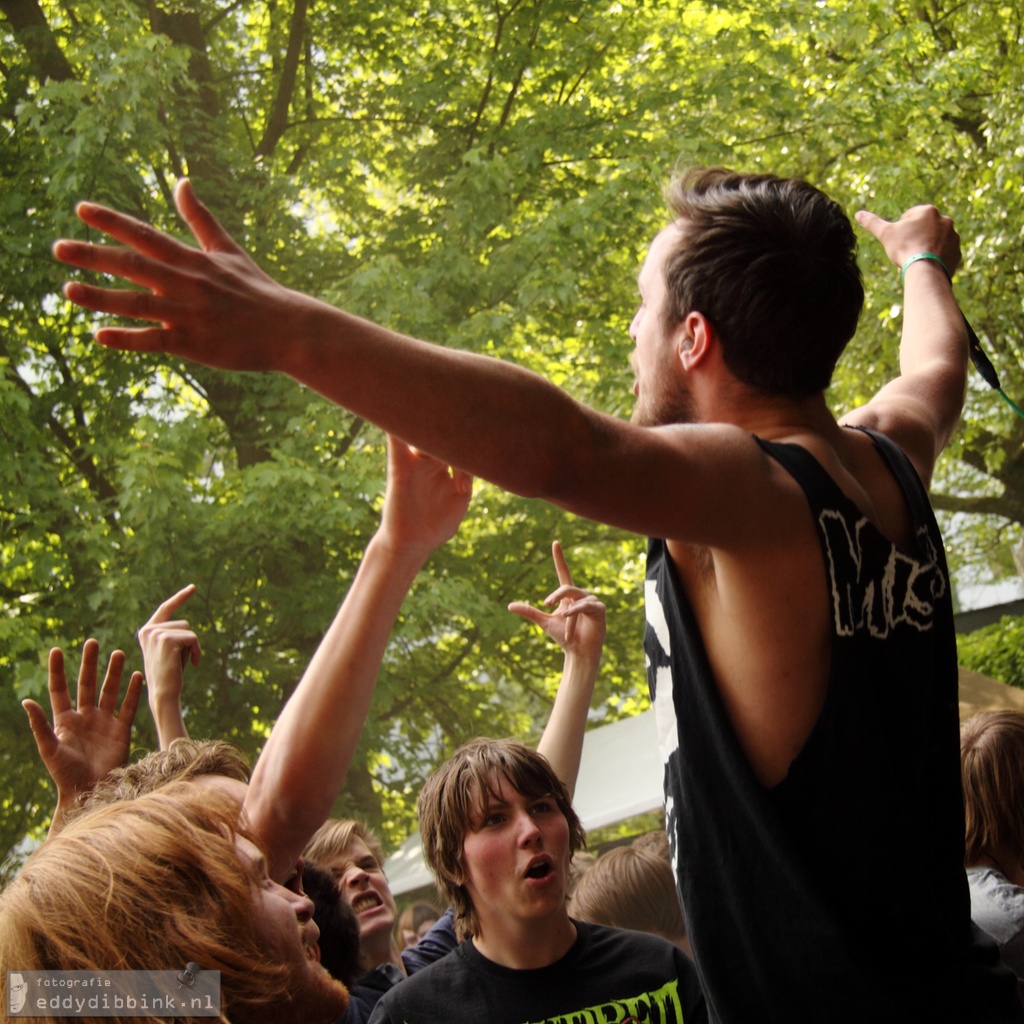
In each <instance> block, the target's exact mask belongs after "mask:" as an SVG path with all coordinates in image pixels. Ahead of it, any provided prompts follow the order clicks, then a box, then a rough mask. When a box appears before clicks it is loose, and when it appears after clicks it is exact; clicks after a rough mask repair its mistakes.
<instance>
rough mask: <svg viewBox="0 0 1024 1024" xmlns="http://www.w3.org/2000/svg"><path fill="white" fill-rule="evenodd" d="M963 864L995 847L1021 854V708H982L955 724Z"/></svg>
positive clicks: (1023, 819)
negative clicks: (963, 825) (963, 829)
mask: <svg viewBox="0 0 1024 1024" xmlns="http://www.w3.org/2000/svg"><path fill="white" fill-rule="evenodd" d="M960 772H961V777H962V779H963V787H964V812H965V822H966V836H965V850H964V864H966V865H967V866H968V867H970V866H971V865H972V864H977V863H979V862H980V861H981V860H982V858H983V857H985V856H986V855H991V854H992V853H994V852H995V850H996V849H997V848H998V847H1006V848H1008V849H1010V850H1013V851H1014V852H1015V853H1016V854H1017V856H1018V857H1020V858H1021V859H1022V860H1024V813H1022V808H1024V714H1021V713H1020V712H1019V711H982V712H979V713H978V714H976V715H974V716H973V717H972V718H969V719H968V720H967V721H966V722H964V724H963V725H962V726H961V727H960Z"/></svg>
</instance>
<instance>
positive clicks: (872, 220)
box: [853, 210, 891, 238]
mask: <svg viewBox="0 0 1024 1024" xmlns="http://www.w3.org/2000/svg"><path fill="white" fill-rule="evenodd" d="M853 216H854V220H856V221H857V223H858V224H859V225H860V226H861V227H862V228H863V229H864V230H865V231H868V232H870V233H871V234H872V235H874V236H875V238H879V237H880V236H881V234H882V232H883V231H884V230H885V229H886V228H887V227H889V226H890V224H891V221H887V220H885V219H883V218H882V217H879V216H878V214H875V213H871V211H870V210H858V211H857V212H856V213H855V214H854V215H853Z"/></svg>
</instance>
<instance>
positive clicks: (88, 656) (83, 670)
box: [51, 639, 100, 710]
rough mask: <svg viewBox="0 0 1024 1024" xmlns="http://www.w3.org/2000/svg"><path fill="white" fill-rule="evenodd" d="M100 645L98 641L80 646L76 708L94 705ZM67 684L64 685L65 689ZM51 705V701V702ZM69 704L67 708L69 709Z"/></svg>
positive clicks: (91, 641) (89, 641) (86, 642)
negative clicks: (80, 655) (80, 659)
mask: <svg viewBox="0 0 1024 1024" xmlns="http://www.w3.org/2000/svg"><path fill="white" fill-rule="evenodd" d="M99 661H100V645H99V641H98V640H91V639H90V640H86V641H85V643H84V644H83V645H82V663H81V665H80V666H79V668H78V692H77V694H76V700H77V703H78V708H79V710H81V709H82V708H85V707H93V706H94V705H95V703H96V679H97V676H98V675H99ZM66 685H67V684H65V687H66ZM51 703H52V700H51ZM70 706H71V705H70V703H69V704H68V707H70Z"/></svg>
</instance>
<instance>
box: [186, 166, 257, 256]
mask: <svg viewBox="0 0 1024 1024" xmlns="http://www.w3.org/2000/svg"><path fill="white" fill-rule="evenodd" d="M174 205H175V206H177V208H178V213H180V214H181V217H182V220H184V221H185V223H186V224H187V225H188V227H189V230H190V231H191V232H192V234H193V235H194V236H195V239H196V241H197V242H198V243H199V244H200V245H201V246H202V248H203V250H204V251H205V252H241V251H242V250H241V249H240V248H239V246H238V244H237V243H236V242H235V240H234V239H233V238H232V237H231V236H230V235H229V234H228V233H227V232H226V231H225V230H224V228H223V227H221V225H220V222H219V221H218V220H217V218H216V217H214V216H213V214H212V213H210V211H209V210H208V209H207V208H206V207H205V206H204V205H203V204H202V203H201V202H200V201H199V200H198V198H197V197H196V193H195V189H193V188H192V182H191V181H189V179H188V178H182V179H181V180H180V181H179V182H178V184H177V185H175V186H174Z"/></svg>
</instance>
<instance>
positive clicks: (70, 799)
mask: <svg viewBox="0 0 1024 1024" xmlns="http://www.w3.org/2000/svg"><path fill="white" fill-rule="evenodd" d="M99 653H100V645H99V643H98V642H97V641H96V640H86V642H85V645H84V646H83V648H82V662H81V665H80V667H79V670H78V687H77V694H76V696H77V707H76V706H73V705H72V703H71V696H70V694H69V692H68V682H67V677H66V676H65V673H64V652H63V651H61V650H60V648H59V647H55V648H53V650H52V651H50V660H49V684H48V689H49V694H50V709H51V711H52V713H53V724H52V725H51V723H50V720H49V719H48V718H47V715H46V712H45V711H44V710H43V709H42V707H40V705H39V704H37V703H36V702H35V701H34V700H24V701H22V707H23V708H24V709H25V712H26V713H27V714H28V720H29V725H30V726H31V728H32V735H33V736H34V737H35V741H36V748H37V749H38V751H39V756H40V757H41V758H42V760H43V764H45V765H46V770H47V771H48V772H49V773H50V778H52V779H53V781H54V782H55V783H56V785H57V813H56V814H55V815H54V827H55V828H56V827H59V824H58V818H62V817H63V814H64V812H65V811H66V810H67V809H69V808H70V807H71V805H72V804H73V803H74V800H75V798H76V797H77V796H78V794H79V793H83V792H87V791H88V790H90V789H92V787H93V786H94V785H95V784H96V782H98V781H99V780H100V779H102V778H103V777H104V776H105V775H106V774H107V772H109V771H110V770H111V769H113V768H117V767H119V766H120V765H123V764H124V763H125V762H126V761H127V760H128V754H129V751H130V749H131V734H132V723H133V722H134V721H135V712H136V710H137V709H138V706H139V697H140V695H141V693H142V673H141V672H133V673H132V675H131V678H130V679H129V681H128V686H127V689H126V690H125V695H124V700H123V701H122V702H121V707H120V711H119V710H118V706H117V702H118V698H119V696H120V692H121V677H122V674H123V672H124V660H125V658H124V653H123V652H122V651H114V653H113V654H111V656H110V661H109V662H108V664H107V671H106V675H105V676H104V678H103V685H102V686H101V687H100V688H99V695H98V697H97V679H98V675H99Z"/></svg>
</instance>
